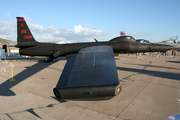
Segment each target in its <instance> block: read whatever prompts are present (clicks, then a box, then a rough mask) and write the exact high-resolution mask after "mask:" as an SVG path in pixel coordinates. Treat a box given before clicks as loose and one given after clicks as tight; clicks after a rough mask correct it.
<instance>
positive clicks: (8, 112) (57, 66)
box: [0, 52, 180, 120]
mask: <svg viewBox="0 0 180 120" xmlns="http://www.w3.org/2000/svg"><path fill="white" fill-rule="evenodd" d="M179 54H180V53H179V52H178V57H177V58H171V57H154V56H143V59H137V58H136V55H135V54H131V55H127V54H124V55H122V54H120V55H119V56H116V57H115V60H116V66H117V72H118V75H119V80H120V83H121V84H122V92H121V94H120V95H119V96H116V97H114V98H113V99H111V100H103V101H69V100H58V99H56V98H55V96H54V94H53V88H54V87H55V86H56V84H57V82H58V80H59V77H60V75H61V73H62V70H63V68H64V65H65V63H66V58H58V59H56V60H54V61H53V62H51V63H44V62H43V59H30V60H21V61H14V62H12V63H13V65H14V67H13V74H14V77H13V78H14V79H15V81H13V82H10V81H8V80H10V79H11V67H9V65H10V64H9V63H10V61H8V62H9V63H5V62H2V63H1V64H0V120H32V119H33V120H41V119H43V120H75V119H77V120H85V119H86V120H94V119H95V120H165V119H170V118H173V117H174V118H175V117H176V116H174V115H177V116H178V115H179V114H180V55H179ZM4 71H6V72H4Z"/></svg>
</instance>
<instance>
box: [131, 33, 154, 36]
mask: <svg viewBox="0 0 180 120" xmlns="http://www.w3.org/2000/svg"><path fill="white" fill-rule="evenodd" d="M131 35H132V36H135V37H147V36H150V35H153V33H146V32H138V33H137V32H133V33H131Z"/></svg>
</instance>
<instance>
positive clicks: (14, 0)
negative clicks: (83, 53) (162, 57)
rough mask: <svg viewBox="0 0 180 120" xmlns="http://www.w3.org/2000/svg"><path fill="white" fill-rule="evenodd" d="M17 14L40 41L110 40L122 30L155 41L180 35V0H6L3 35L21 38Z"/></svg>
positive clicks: (0, 25) (0, 16)
mask: <svg viewBox="0 0 180 120" xmlns="http://www.w3.org/2000/svg"><path fill="white" fill-rule="evenodd" d="M16 17H24V18H25V20H26V22H27V24H28V26H29V28H30V30H31V32H32V34H33V36H34V38H35V39H36V40H37V41H39V42H52V41H69V42H93V41H94V38H96V39H97V40H98V41H108V40H110V39H112V38H114V37H118V36H120V34H119V33H120V31H124V32H125V33H126V35H130V36H133V37H134V38H135V39H146V40H150V41H151V42H159V41H163V40H168V39H169V38H171V37H174V36H180V0H103V1H102V0H28V1H26V0H3V1H1V4H0V38H4V39H8V40H13V41H16V40H17V20H16Z"/></svg>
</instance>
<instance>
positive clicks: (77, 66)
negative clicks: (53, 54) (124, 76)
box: [54, 46, 121, 100]
mask: <svg viewBox="0 0 180 120" xmlns="http://www.w3.org/2000/svg"><path fill="white" fill-rule="evenodd" d="M120 91H121V86H120V85H119V79H118V74H117V68H116V64H115V59H114V53H113V49H112V47H111V46H93V47H87V48H84V49H81V50H80V51H79V53H78V54H76V55H74V56H72V57H70V58H68V60H67V62H66V65H65V67H64V70H63V72H62V74H61V77H60V79H59V81H58V83H57V86H56V88H54V94H55V96H56V97H57V98H59V99H78V100H79V99H88V100H91V99H110V98H112V97H114V96H115V95H118V94H119V93H120Z"/></svg>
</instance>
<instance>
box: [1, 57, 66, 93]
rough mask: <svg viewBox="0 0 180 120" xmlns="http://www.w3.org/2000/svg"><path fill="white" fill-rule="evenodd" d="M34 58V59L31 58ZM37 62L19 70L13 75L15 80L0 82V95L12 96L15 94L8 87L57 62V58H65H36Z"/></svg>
mask: <svg viewBox="0 0 180 120" xmlns="http://www.w3.org/2000/svg"><path fill="white" fill-rule="evenodd" d="M33 60H35V59H33ZM36 60H38V62H37V63H36V64H34V65H32V66H31V67H27V69H25V70H24V71H22V72H20V73H19V74H17V75H15V76H14V77H13V78H14V79H15V80H16V81H14V82H10V81H9V80H10V79H9V80H7V81H5V82H3V83H2V84H0V96H14V95H16V94H15V93H14V92H13V91H12V90H10V88H12V87H13V86H15V85H17V84H19V83H20V82H22V81H23V80H25V79H27V78H29V77H31V76H32V75H34V74H36V73H37V72H39V71H41V70H43V69H45V68H46V67H48V66H50V65H52V64H54V63H56V62H58V61H59V60H66V59H65V58H58V59H55V60H54V61H53V62H49V63H45V62H44V61H43V60H42V59H36Z"/></svg>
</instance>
